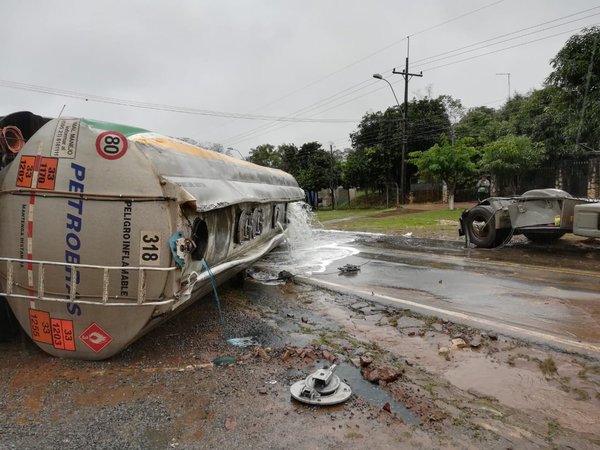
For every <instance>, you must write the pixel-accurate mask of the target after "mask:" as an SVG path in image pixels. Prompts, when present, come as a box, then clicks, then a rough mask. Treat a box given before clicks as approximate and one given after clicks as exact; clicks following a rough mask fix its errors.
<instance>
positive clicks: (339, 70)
mask: <svg viewBox="0 0 600 450" xmlns="http://www.w3.org/2000/svg"><path fill="white" fill-rule="evenodd" d="M504 1H505V0H498V1H495V2H493V3H489V4H488V5H484V6H482V7H480V8H476V9H474V10H471V11H468V12H466V13H463V14H460V15H458V16H455V17H453V18H451V19H449V20H446V21H444V22H440V23H438V24H436V25H433V26H431V27H428V28H425V29H422V30H419V31H417V32H415V33H413V34H411V35H410V36H417V35H419V34H422V33H425V32H427V31H431V30H434V29H436V28H439V27H441V26H443V25H446V24H448V23H451V22H454V21H456V20H459V19H462V18H463V17H467V16H469V15H471V14H475V13H477V12H479V11H482V10H484V9H487V8H490V7H492V6H495V5H497V4H499V3H502V2H504ZM406 39H407V37H403V38H402V39H400V40H397V41H394V42H392V43H391V44H388V45H386V46H384V47H381V48H380V49H378V50H376V51H374V52H372V53H369V54H368V55H365V56H363V57H361V58H359V59H357V60H355V61H353V62H351V63H350V64H347V65H345V66H343V67H342V68H340V69H336V70H334V71H333V72H330V73H328V74H327V75H325V76H323V77H321V78H319V79H317V80H315V81H313V82H310V83H308V84H307V85H305V86H302V87H301V88H298V89H296V90H294V91H292V92H290V93H288V94H285V95H283V96H281V97H279V98H277V99H275V100H273V101H271V102H269V103H266V104H264V105H262V106H260V107H259V108H257V109H256V110H254V111H255V112H256V111H260V110H262V109H264V108H266V107H267V106H271V105H273V104H275V103H277V102H279V101H281V100H284V99H286V98H288V97H291V96H292V95H294V94H297V93H298V92H302V91H304V90H306V89H308V88H310V87H312V86H314V85H316V84H318V83H320V82H321V81H324V80H327V79H329V78H331V77H332V76H334V75H337V74H338V73H340V72H343V71H344V70H346V69H349V68H350V67H353V66H355V65H357V64H359V63H361V62H363V61H366V60H367V59H369V58H372V57H373V56H375V55H378V54H379V53H382V52H383V51H385V50H388V49H390V48H391V47H394V46H396V45H398V44H400V43H402V42H404V41H405V40H406Z"/></svg>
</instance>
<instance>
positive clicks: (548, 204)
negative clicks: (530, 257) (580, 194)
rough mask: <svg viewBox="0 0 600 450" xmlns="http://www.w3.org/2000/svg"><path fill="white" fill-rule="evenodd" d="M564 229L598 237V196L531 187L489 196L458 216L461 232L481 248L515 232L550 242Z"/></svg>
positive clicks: (505, 240) (496, 244) (501, 241)
mask: <svg viewBox="0 0 600 450" xmlns="http://www.w3.org/2000/svg"><path fill="white" fill-rule="evenodd" d="M566 233H573V234H576V235H578V236H585V237H591V238H600V200H598V199H586V198H574V197H572V196H571V195H570V194H568V193H567V192H565V191H562V190H560V189H534V190H531V191H527V192H525V193H524V194H523V195H520V196H514V197H490V198H488V199H485V200H483V201H481V202H479V203H478V204H477V206H475V207H473V208H471V209H467V210H465V211H464V212H463V213H462V215H461V217H460V229H459V234H460V236H465V239H466V242H467V245H469V244H473V245H475V247H480V248H494V247H499V246H501V245H504V244H506V243H508V242H509V241H510V239H511V238H512V236H513V235H517V234H523V235H525V237H526V238H528V239H529V240H531V241H533V242H539V243H550V242H553V241H556V240H558V239H560V238H561V237H563V236H564V235H565V234H566Z"/></svg>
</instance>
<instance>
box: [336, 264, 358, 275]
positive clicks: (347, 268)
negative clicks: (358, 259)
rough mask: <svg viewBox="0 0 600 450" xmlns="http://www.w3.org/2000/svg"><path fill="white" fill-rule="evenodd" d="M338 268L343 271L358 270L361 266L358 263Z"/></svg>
mask: <svg viewBox="0 0 600 450" xmlns="http://www.w3.org/2000/svg"><path fill="white" fill-rule="evenodd" d="M338 270H339V271H340V272H341V273H351V272H358V271H359V270H360V266H357V265H356V264H346V265H345V266H342V267H338Z"/></svg>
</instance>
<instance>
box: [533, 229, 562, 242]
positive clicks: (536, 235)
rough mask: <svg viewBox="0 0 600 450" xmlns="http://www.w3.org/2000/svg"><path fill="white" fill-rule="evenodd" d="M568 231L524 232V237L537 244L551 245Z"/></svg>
mask: <svg viewBox="0 0 600 450" xmlns="http://www.w3.org/2000/svg"><path fill="white" fill-rule="evenodd" d="M565 233H566V231H560V230H551V231H523V235H524V236H525V237H526V238H527V239H529V240H530V241H531V242H535V243H536V244H551V243H552V242H556V241H558V240H559V239H560V238H561V237H563V236H564V235H565Z"/></svg>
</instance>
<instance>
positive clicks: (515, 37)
mask: <svg viewBox="0 0 600 450" xmlns="http://www.w3.org/2000/svg"><path fill="white" fill-rule="evenodd" d="M599 8H600V7H599ZM598 15H600V12H599V13H596V14H590V15H588V16H585V17H580V18H579V19H574V20H570V21H568V22H564V23H560V24H557V25H553V26H551V27H547V28H543V29H541V30H537V31H532V32H530V33H525V34H521V35H519V36H514V37H512V38H509V39H504V40H502V41H498V42H494V43H492V44H487V45H483V46H481V47H478V48H474V49H471V50H465V51H463V52H460V53H455V52H456V51H458V50H453V51H451V52H447V53H455V54H453V55H449V56H444V57H442V58H437V59H431V57H430V58H424V59H421V60H419V61H415V64H416V63H417V62H423V61H425V62H423V63H422V64H421V65H420V66H418V67H423V66H425V65H427V64H432V63H434V62H438V61H443V60H445V59H449V58H455V57H457V56H460V55H464V54H466V53H470V52H475V51H477V50H482V49H484V48H486V47H491V46H493V45H499V44H503V43H505V42H509V41H514V40H515V39H521V38H523V37H526V36H531V35H533V34H537V33H541V32H543V31H548V30H551V29H554V28H558V27H562V26H564V25H568V24H570V23H573V22H578V21H580V20H584V19H589V18H590V17H594V16H598ZM538 26H539V25H538ZM536 27H537V26H536ZM531 28H534V27H529V28H527V29H531ZM521 31H523V30H519V31H515V32H514V33H509V35H510V34H516V33H520V32H521ZM504 36H507V35H504ZM496 39H497V38H494V39H488V40H485V41H481V43H483V42H489V41H490V40H496ZM475 45H478V44H472V45H469V46H466V47H463V48H468V47H473V46H475ZM459 50H460V49H459ZM438 56H439V55H438ZM429 59H431V60H429Z"/></svg>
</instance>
